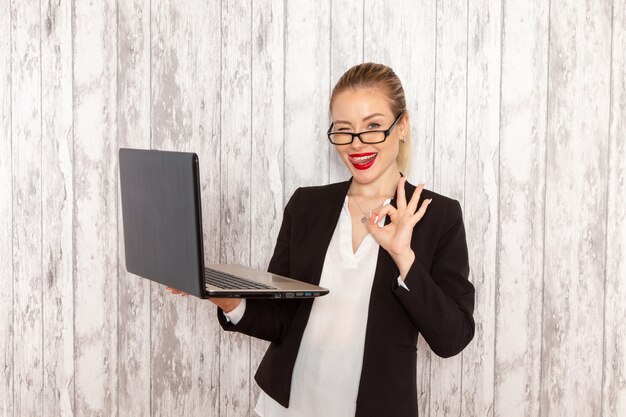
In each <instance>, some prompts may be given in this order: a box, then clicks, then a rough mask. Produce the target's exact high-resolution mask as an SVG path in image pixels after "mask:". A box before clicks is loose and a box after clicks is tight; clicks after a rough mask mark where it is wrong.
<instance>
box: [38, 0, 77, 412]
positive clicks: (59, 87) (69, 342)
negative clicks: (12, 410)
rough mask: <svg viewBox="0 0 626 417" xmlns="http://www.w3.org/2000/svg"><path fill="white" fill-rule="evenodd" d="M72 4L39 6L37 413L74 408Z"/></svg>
mask: <svg viewBox="0 0 626 417" xmlns="http://www.w3.org/2000/svg"><path fill="white" fill-rule="evenodd" d="M71 23H72V5H71V2H70V1H57V2H47V3H41V20H40V23H39V24H40V28H41V31H42V33H41V66H42V68H45V70H44V71H42V74H41V88H42V90H41V103H42V116H41V118H42V154H41V156H42V158H41V171H42V172H43V173H45V174H44V179H43V181H42V269H43V277H42V279H43V283H42V289H43V293H42V303H43V366H44V373H43V378H44V384H43V415H48V416H55V415H59V416H69V415H72V412H73V410H74V303H73V298H74V296H73V290H74V286H73V281H72V271H73V259H74V248H73V246H72V241H73V235H74V231H73V228H72V219H73V216H74V213H73V209H74V178H73V170H72V165H73V162H74V160H73V147H74V137H73V129H72V118H73V113H72V26H71Z"/></svg>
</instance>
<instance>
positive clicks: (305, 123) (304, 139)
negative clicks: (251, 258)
mask: <svg viewBox="0 0 626 417" xmlns="http://www.w3.org/2000/svg"><path fill="white" fill-rule="evenodd" d="M285 13H286V14H285V19H286V22H285V33H284V36H285V121H284V123H285V147H284V149H285V160H284V163H285V173H284V175H285V182H284V184H283V189H284V195H285V198H286V199H289V198H290V197H291V195H292V194H293V192H294V191H295V189H296V188H298V187H301V186H307V185H320V184H327V183H328V175H329V169H328V160H329V158H328V155H329V149H328V141H327V140H325V139H324V137H325V135H326V132H327V130H328V126H329V124H330V120H329V117H328V111H327V109H328V100H329V98H330V92H329V89H330V87H329V86H330V73H329V69H330V65H329V59H330V36H329V33H330V27H329V25H330V4H329V3H328V2H324V3H316V2H303V3H296V2H290V1H287V2H286V11H285ZM294 278H298V277H294Z"/></svg>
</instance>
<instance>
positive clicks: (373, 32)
mask: <svg viewBox="0 0 626 417" xmlns="http://www.w3.org/2000/svg"><path fill="white" fill-rule="evenodd" d="M435 16H436V2H434V1H430V0H421V1H418V2H415V1H408V0H401V1H398V0H396V1H393V2H390V3H388V6H387V7H385V8H384V9H383V10H382V14H381V11H380V10H378V9H376V8H369V7H366V13H365V24H364V26H365V27H366V28H367V30H366V31H365V41H364V42H365V43H364V60H365V61H374V62H379V63H383V64H386V65H389V66H390V67H392V68H393V70H394V72H395V73H396V74H397V75H398V77H399V78H400V81H401V82H402V87H403V88H404V94H405V98H406V103H407V111H408V112H409V117H410V122H409V123H410V134H411V142H410V145H409V146H410V147H411V167H410V169H409V171H408V172H405V174H406V175H407V176H408V178H409V181H411V182H412V183H413V184H418V183H420V182H425V183H426V188H428V189H431V190H432V189H433V185H434V184H433V174H434V173H433V163H434V159H433V151H434V114H435V35H436V28H435V23H436V19H435ZM381 33H384V34H385V36H384V37H381V36H380V35H379V34H381ZM398 45H399V46H400V47H398ZM416 69H419V70H416ZM417 348H418V356H417V371H416V374H417V395H418V407H419V415H420V416H426V417H427V416H429V415H430V414H429V413H430V409H429V408H430V390H431V381H430V363H431V358H430V357H431V351H430V348H429V347H428V344H426V342H425V341H424V340H423V339H422V338H419V340H418V346H417Z"/></svg>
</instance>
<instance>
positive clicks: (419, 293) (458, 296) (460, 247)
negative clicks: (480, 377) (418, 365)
mask: <svg viewBox="0 0 626 417" xmlns="http://www.w3.org/2000/svg"><path fill="white" fill-rule="evenodd" d="M468 277H469V261H468V250H467V242H466V238H465V227H464V225H463V215H462V210H461V205H460V204H459V202H458V201H457V200H453V201H452V203H451V204H450V205H449V206H448V209H447V213H446V216H445V221H444V226H443V232H442V234H441V235H440V238H439V240H438V243H437V248H436V251H435V255H434V258H433V263H432V267H431V269H430V271H428V270H426V268H424V266H423V265H422V264H421V263H420V262H419V261H418V260H417V259H416V260H415V262H413V265H412V266H411V268H410V269H409V272H408V273H407V275H406V277H405V280H404V282H405V283H406V285H407V286H408V288H410V291H407V290H406V289H404V288H402V287H401V286H399V285H398V283H397V282H395V280H394V283H393V284H392V286H393V291H394V294H395V295H396V297H397V298H398V300H399V301H400V303H401V304H402V306H403V307H404V309H405V310H406V312H407V314H408V315H409V318H410V319H411V321H412V322H413V324H414V325H415V327H416V328H417V330H418V331H419V332H420V333H421V334H422V336H423V337H424V339H425V340H426V342H427V343H428V345H429V346H430V348H431V349H432V351H433V352H435V354H437V355H438V356H440V357H444V358H446V357H450V356H454V355H456V354H458V353H460V352H461V351H462V350H463V349H464V348H465V346H467V345H468V344H469V342H470V341H471V340H472V338H473V337H474V327H475V325H474V318H473V316H472V314H473V311H474V286H473V285H472V284H471V282H470V281H469V280H468Z"/></svg>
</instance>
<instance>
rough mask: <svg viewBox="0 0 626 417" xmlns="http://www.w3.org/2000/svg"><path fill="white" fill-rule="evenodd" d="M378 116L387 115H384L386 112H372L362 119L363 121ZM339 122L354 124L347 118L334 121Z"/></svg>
mask: <svg viewBox="0 0 626 417" xmlns="http://www.w3.org/2000/svg"><path fill="white" fill-rule="evenodd" d="M376 116H383V117H384V116H385V115H384V114H382V113H372V114H370V115H369V116H367V117H365V118H363V120H362V121H366V120H369V119H371V118H373V117H376ZM337 123H343V124H347V125H351V124H352V123H350V122H348V121H346V120H335V121H334V122H333V124H337Z"/></svg>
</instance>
